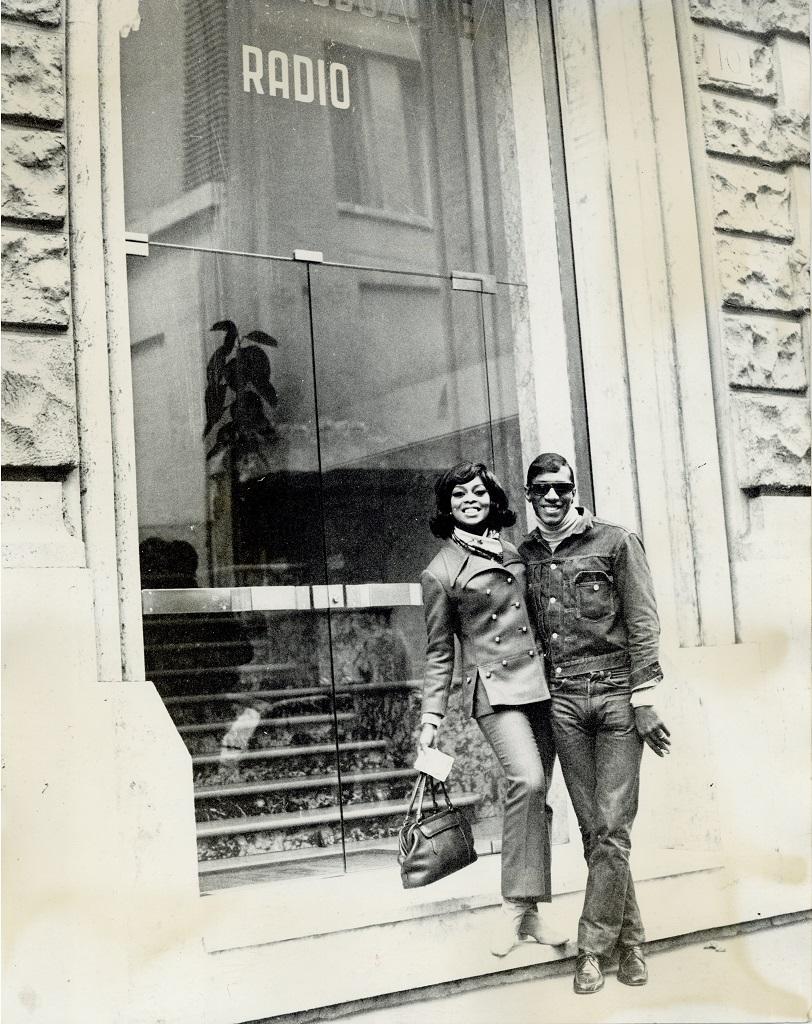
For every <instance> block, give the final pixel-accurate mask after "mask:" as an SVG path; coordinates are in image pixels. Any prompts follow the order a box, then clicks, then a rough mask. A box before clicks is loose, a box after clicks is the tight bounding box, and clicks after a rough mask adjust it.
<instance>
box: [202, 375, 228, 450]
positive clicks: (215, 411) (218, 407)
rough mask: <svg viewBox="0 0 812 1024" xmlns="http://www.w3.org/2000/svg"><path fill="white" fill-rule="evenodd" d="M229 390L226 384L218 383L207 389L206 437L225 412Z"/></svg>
mask: <svg viewBox="0 0 812 1024" xmlns="http://www.w3.org/2000/svg"><path fill="white" fill-rule="evenodd" d="M227 390H228V389H227V388H226V385H225V384H220V383H218V382H213V383H211V384H209V385H208V387H207V388H206V398H205V400H206V426H205V427H204V429H203V436H204V437H205V436H206V434H208V432H209V431H210V430H211V429H212V428H213V427H214V425H215V424H216V423H217V421H218V420H219V419H220V417H221V416H222V415H223V413H224V412H225V407H226V391H227Z"/></svg>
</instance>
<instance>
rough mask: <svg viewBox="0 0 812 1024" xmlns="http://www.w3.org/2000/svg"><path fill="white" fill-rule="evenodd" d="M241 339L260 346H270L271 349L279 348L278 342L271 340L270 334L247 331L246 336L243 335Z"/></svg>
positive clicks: (274, 339)
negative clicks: (254, 342)
mask: <svg viewBox="0 0 812 1024" xmlns="http://www.w3.org/2000/svg"><path fill="white" fill-rule="evenodd" d="M243 337H244V338H245V339H246V341H256V342H257V343H258V344H260V345H270V347H271V348H278V347H279V342H278V341H277V340H276V338H272V337H271V336H270V334H266V333H265V331H249V332H248V334H244V335H243Z"/></svg>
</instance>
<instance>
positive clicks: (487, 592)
mask: <svg viewBox="0 0 812 1024" xmlns="http://www.w3.org/2000/svg"><path fill="white" fill-rule="evenodd" d="M485 593H486V594H487V595H488V597H490V596H491V588H490V587H488V589H487V590H486V591H485Z"/></svg>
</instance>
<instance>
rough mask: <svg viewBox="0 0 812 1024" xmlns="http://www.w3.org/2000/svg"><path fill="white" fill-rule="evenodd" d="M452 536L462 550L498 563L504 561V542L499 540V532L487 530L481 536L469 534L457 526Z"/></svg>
mask: <svg viewBox="0 0 812 1024" xmlns="http://www.w3.org/2000/svg"><path fill="white" fill-rule="evenodd" d="M451 536H452V537H453V538H454V540H455V541H456V542H457V544H459V546H460V547H461V548H465V550H466V551H470V552H471V554H473V555H480V556H482V557H484V558H492V559H494V561H496V562H501V561H502V542H501V541H500V540H499V532H498V530H486V531H485V532H484V533H483V534H482V536H480V535H479V534H478V533H469V532H468V530H463V529H462V528H461V527H459V526H455V527H454V532H453V533H452V534H451Z"/></svg>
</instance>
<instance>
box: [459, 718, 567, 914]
mask: <svg viewBox="0 0 812 1024" xmlns="http://www.w3.org/2000/svg"><path fill="white" fill-rule="evenodd" d="M477 724H478V725H479V728H480V729H481V730H482V732H483V733H484V734H485V738H486V739H487V740H488V742H489V743H490V745H491V747H493V751H494V753H495V754H496V756H497V757H498V758H499V763H500V764H501V766H502V770H503V771H504V773H505V776H506V778H507V793H506V794H505V812H504V819H503V822H502V896H503V897H505V898H513V899H521V898H524V899H533V900H535V901H536V902H537V903H549V902H550V899H551V888H550V836H551V833H552V822H553V811H552V808H551V807H550V806H549V804H548V803H547V787H548V785H549V782H550V776H551V775H552V772H553V762H554V760H555V749H554V747H553V736H552V730H551V728H550V702H549V701H548V700H545V701H538V702H536V703H533V704H517V705H515V706H508V705H501V706H497V707H494V708H493V710H492V713H490V714H484V715H482V716H480V717H478V718H477Z"/></svg>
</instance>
